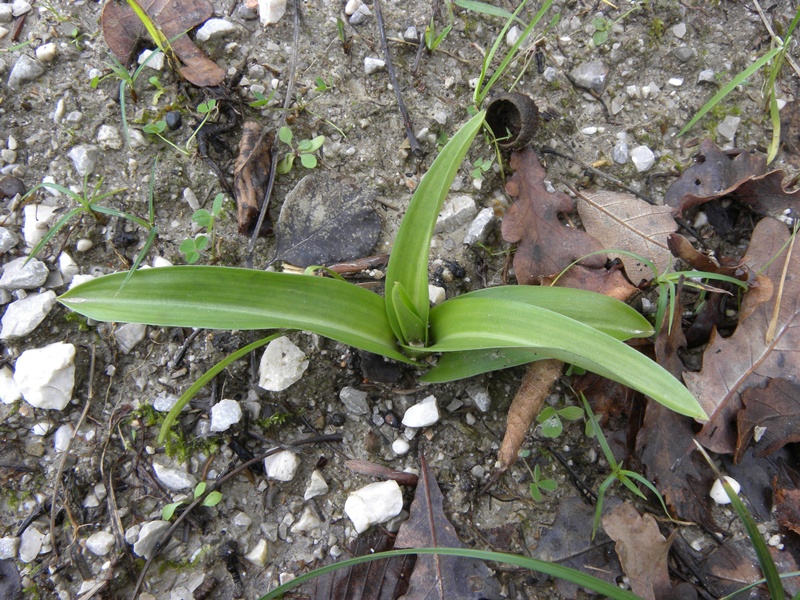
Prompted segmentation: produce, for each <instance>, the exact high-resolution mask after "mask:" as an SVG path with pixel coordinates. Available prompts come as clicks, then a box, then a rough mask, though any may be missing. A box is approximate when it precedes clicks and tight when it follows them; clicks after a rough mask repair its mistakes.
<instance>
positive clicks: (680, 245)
mask: <svg viewBox="0 0 800 600" xmlns="http://www.w3.org/2000/svg"><path fill="white" fill-rule="evenodd" d="M667 246H668V247H669V250H670V252H671V253H672V256H674V257H675V258H679V259H681V260H683V261H685V262H686V263H688V264H689V266H690V267H691V268H692V269H695V270H696V271H705V272H707V273H716V274H718V275H727V276H728V277H735V278H737V279H741V280H742V281H748V280H749V279H750V276H751V275H752V272H751V271H750V270H749V269H747V267H746V266H745V265H733V266H723V265H720V263H719V261H717V260H716V259H715V258H713V257H711V256H708V255H706V254H703V253H702V252H700V251H699V250H697V248H695V247H694V246H692V243H691V242H690V241H689V240H687V239H686V238H685V237H683V236H682V235H681V234H679V233H670V234H669V235H668V236H667Z"/></svg>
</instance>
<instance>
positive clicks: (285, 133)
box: [278, 125, 294, 145]
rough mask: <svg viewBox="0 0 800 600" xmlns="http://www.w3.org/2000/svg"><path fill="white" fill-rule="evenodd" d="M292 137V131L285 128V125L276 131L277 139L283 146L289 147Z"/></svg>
mask: <svg viewBox="0 0 800 600" xmlns="http://www.w3.org/2000/svg"><path fill="white" fill-rule="evenodd" d="M293 137H294V135H292V130H291V129H289V128H288V127H286V125H284V126H283V127H281V128H280V129H279V130H278V139H280V141H282V142H283V143H284V144H287V145H291V143H292V138H293Z"/></svg>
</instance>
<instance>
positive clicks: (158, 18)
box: [101, 0, 225, 87]
mask: <svg viewBox="0 0 800 600" xmlns="http://www.w3.org/2000/svg"><path fill="white" fill-rule="evenodd" d="M139 6H141V7H142V9H143V10H144V11H145V12H146V13H147V15H148V16H149V17H150V18H151V19H152V20H153V23H154V24H155V26H156V27H158V28H159V29H160V30H161V32H162V33H163V34H164V36H165V37H166V38H167V39H168V40H170V46H171V48H172V50H173V51H174V53H175V55H176V56H177V57H178V58H179V59H180V60H181V62H182V63H183V65H180V66H178V73H180V75H181V76H182V77H183V78H185V79H186V80H187V81H189V82H190V83H193V84H194V85H196V86H198V87H213V86H217V85H220V84H221V83H222V81H223V79H225V71H224V70H223V69H222V68H221V67H220V66H219V65H217V63H215V62H214V61H212V60H211V59H210V58H208V57H207V56H206V55H205V54H204V53H203V51H202V50H200V48H198V47H197V46H196V45H195V43H194V42H193V41H192V40H191V38H189V36H188V35H186V32H187V31H190V30H192V29H194V28H195V27H197V26H198V25H201V24H203V23H205V22H206V21H207V20H208V19H210V18H211V17H213V16H214V7H213V5H212V4H211V2H209V1H208V0H141V1H140V2H139ZM101 25H102V28H103V37H104V38H105V40H106V44H108V47H109V49H110V50H111V52H113V53H114V55H115V56H116V57H117V58H118V59H119V60H120V61H121V62H122V63H123V64H126V65H127V64H128V63H129V62H130V60H131V57H132V55H133V52H134V51H135V50H136V47H137V46H138V45H139V41H140V40H141V39H142V36H143V35H144V33H145V31H144V25H143V24H142V22H141V20H140V19H139V17H137V16H136V13H135V12H134V11H133V9H132V8H131V7H130V6H129V5H128V4H127V3H126V2H123V3H120V2H116V1H115V0H109V1H108V2H106V4H105V6H104V7H103V14H102V17H101Z"/></svg>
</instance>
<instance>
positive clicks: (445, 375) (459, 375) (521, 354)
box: [419, 348, 548, 383]
mask: <svg viewBox="0 0 800 600" xmlns="http://www.w3.org/2000/svg"><path fill="white" fill-rule="evenodd" d="M543 358H548V357H547V356H542V355H541V354H537V353H536V351H535V350H531V349H530V348H491V349H489V350H465V351H463V352H448V353H446V354H443V355H442V356H440V357H439V358H438V360H437V361H436V365H435V366H434V367H433V368H431V369H430V370H429V371H428V372H427V373H425V375H423V376H422V377H419V381H421V382H422V383H445V382H447V381H457V380H459V379H466V378H467V377H474V376H475V375H481V374H482V373H489V372H490V371H499V370H500V369H508V368H510V367H516V366H519V365H525V364H528V363H530V362H533V361H535V360H542V359H543Z"/></svg>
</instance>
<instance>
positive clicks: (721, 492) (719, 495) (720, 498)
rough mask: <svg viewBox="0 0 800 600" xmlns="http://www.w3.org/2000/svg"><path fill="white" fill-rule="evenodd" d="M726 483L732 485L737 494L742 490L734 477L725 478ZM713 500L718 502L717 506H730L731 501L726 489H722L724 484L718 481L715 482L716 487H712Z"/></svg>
mask: <svg viewBox="0 0 800 600" xmlns="http://www.w3.org/2000/svg"><path fill="white" fill-rule="evenodd" d="M725 481H727V482H728V483H730V484H731V487H732V488H733V491H734V492H736V493H737V494H738V493H739V490H740V489H742V486H741V485H739V482H738V481H736V480H735V479H734V478H733V477H725ZM709 495H710V496H711V499H712V500H713V501H714V502H716V503H717V504H730V503H731V499H730V498H728V494H727V492H726V491H725V488H724V487H722V482H721V481H720V480H719V479H717V480H716V481H714V485H712V486H711V492H710V493H709Z"/></svg>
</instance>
